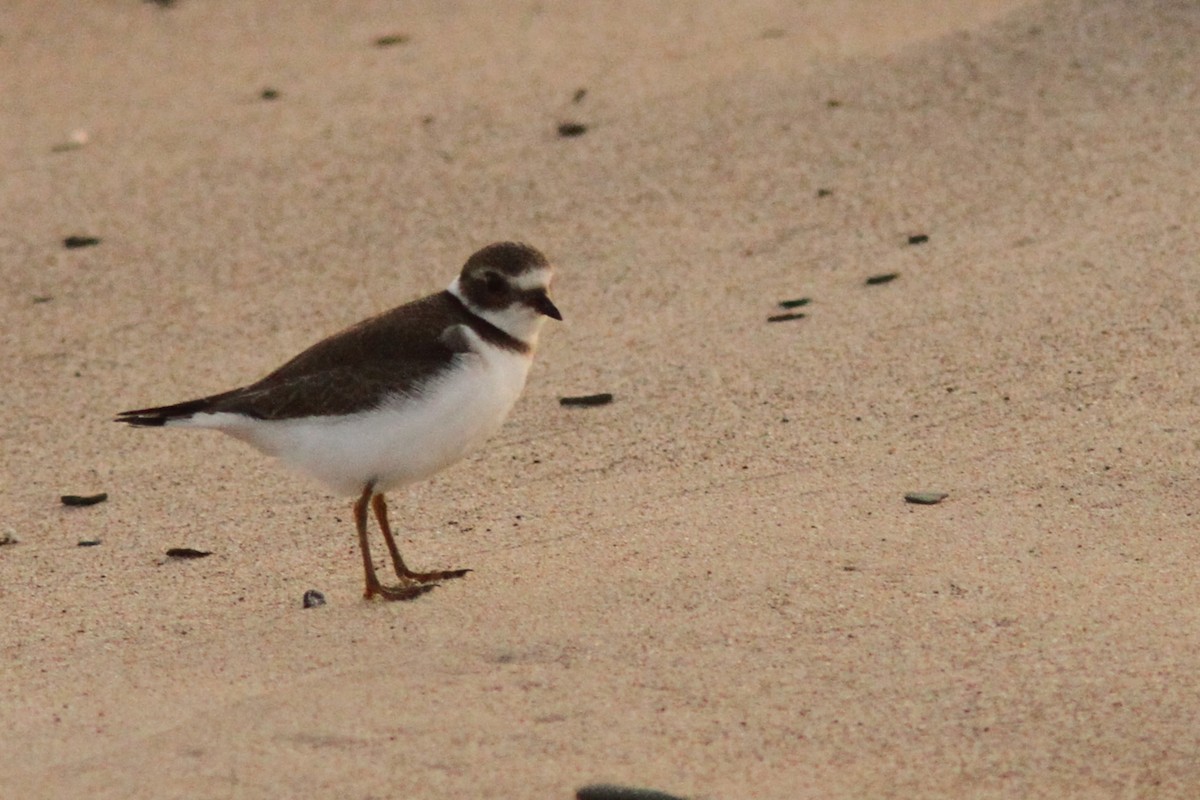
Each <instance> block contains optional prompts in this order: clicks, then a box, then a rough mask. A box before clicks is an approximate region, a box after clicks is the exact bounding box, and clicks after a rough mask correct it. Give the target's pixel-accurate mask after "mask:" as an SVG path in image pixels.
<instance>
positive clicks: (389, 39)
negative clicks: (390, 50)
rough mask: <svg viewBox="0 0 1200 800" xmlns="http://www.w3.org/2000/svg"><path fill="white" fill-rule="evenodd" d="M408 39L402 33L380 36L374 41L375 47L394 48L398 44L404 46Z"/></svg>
mask: <svg viewBox="0 0 1200 800" xmlns="http://www.w3.org/2000/svg"><path fill="white" fill-rule="evenodd" d="M408 40H409V37H408V36H407V35H405V34H403V33H393V34H389V35H388V36H380V37H379V38H378V39H376V40H375V46H376V47H394V46H395V45H398V44H405V43H407V42H408Z"/></svg>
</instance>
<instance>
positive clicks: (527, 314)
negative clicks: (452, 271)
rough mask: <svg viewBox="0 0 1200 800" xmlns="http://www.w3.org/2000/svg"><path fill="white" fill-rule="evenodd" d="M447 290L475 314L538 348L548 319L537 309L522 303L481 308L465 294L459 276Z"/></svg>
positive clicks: (531, 348) (530, 345)
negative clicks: (496, 307)
mask: <svg viewBox="0 0 1200 800" xmlns="http://www.w3.org/2000/svg"><path fill="white" fill-rule="evenodd" d="M446 291H448V292H450V294H452V295H454V296H455V297H457V298H458V299H459V300H460V301H461V302H462V304H463V305H464V306H466V307H467V309H468V310H470V312H471V313H472V314H474V315H475V316H477V317H481V318H482V319H485V320H487V321H488V322H490V323H492V324H493V325H495V326H496V327H497V328H499V329H500V330H502V331H504V332H505V333H507V334H508V335H509V336H511V337H513V338H514V339H517V340H518V341H522V342H524V343H525V344H527V345H529V348H530V350H534V349H536V348H537V343H538V334H539V333H541V330H542V323H544V322H545V321H546V318H545V317H544V316H543V315H541V314H539V313H538V312H537V311H534V310H533V309H532V308H530V307H529V306H526V305H520V304H516V305H511V306H509V307H508V308H502V309H487V308H480V307H479V306H477V305H475V304H474V303H472V302H471V301H470V300H468V299H467V298H466V297H465V296H464V295H463V292H462V287H461V286H459V279H458V278H455V279H454V280H453V281H452V282H451V284H450V285H449V286H447V287H446Z"/></svg>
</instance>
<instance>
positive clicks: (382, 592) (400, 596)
mask: <svg viewBox="0 0 1200 800" xmlns="http://www.w3.org/2000/svg"><path fill="white" fill-rule="evenodd" d="M436 586H437V584H436V583H418V584H411V585H407V586H384V585H383V584H382V583H379V582H378V581H376V582H374V583H371V584H368V585H367V588H366V591H364V592H363V597H364V598H366V599H367V600H370V599H371V598H372V597H375V596H376V595H379V596H380V597H382V598H383V599H384V600H413V599H415V598H417V597H420V596H421V595H423V594H425V593H426V592H431V591H433V589H434V588H435V587H436Z"/></svg>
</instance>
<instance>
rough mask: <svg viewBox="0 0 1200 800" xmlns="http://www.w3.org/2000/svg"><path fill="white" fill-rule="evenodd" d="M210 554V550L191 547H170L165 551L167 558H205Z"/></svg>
mask: <svg viewBox="0 0 1200 800" xmlns="http://www.w3.org/2000/svg"><path fill="white" fill-rule="evenodd" d="M211 555H212V551H211V550H197V549H195V548H193V547H172V548H171V549H170V550H168V551H167V556H168V557H169V558H206V557H208V556H211Z"/></svg>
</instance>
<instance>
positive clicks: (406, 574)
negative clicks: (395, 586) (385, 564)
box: [396, 569, 471, 585]
mask: <svg viewBox="0 0 1200 800" xmlns="http://www.w3.org/2000/svg"><path fill="white" fill-rule="evenodd" d="M470 571H471V570H469V569H444V570H440V571H437V572H413V571H412V570H407V569H406V570H404V571H403V572H401V571H399V570H397V571H396V577H397V578H399V579H400V580H402V581H405V582H411V583H416V584H418V585H420V584H435V585H436V584H437V583H438V582H439V581H448V580H450V579H451V578H461V577H462V576H463V575H466V574H467V573H468V572H470Z"/></svg>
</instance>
